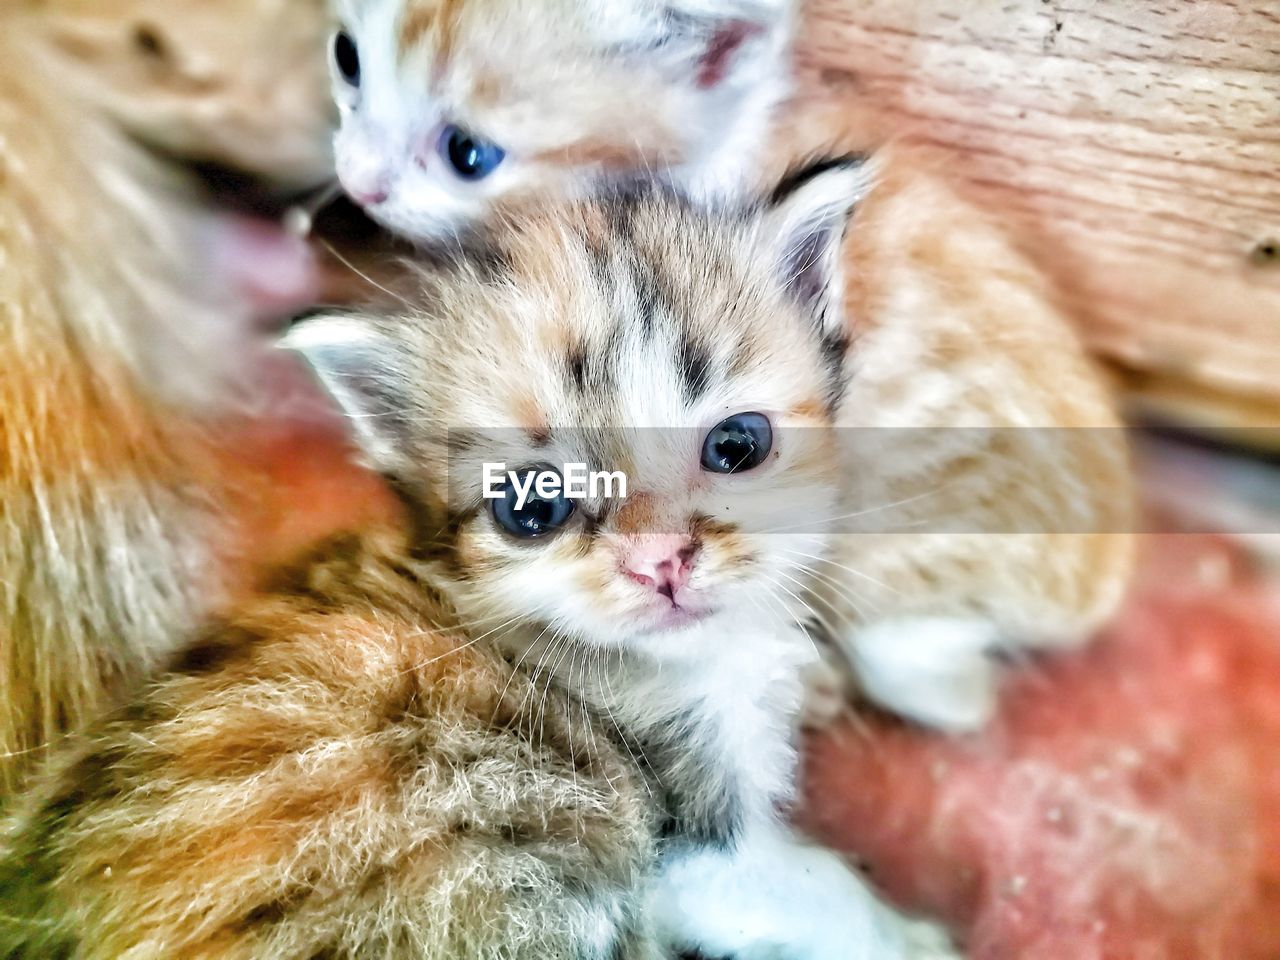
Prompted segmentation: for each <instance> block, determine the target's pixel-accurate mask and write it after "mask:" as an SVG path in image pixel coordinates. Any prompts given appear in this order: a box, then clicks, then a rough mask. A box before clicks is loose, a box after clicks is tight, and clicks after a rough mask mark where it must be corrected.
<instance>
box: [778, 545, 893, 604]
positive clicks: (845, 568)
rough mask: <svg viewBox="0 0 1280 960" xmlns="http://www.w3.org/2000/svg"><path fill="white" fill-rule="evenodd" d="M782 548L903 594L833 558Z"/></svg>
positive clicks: (891, 591)
mask: <svg viewBox="0 0 1280 960" xmlns="http://www.w3.org/2000/svg"><path fill="white" fill-rule="evenodd" d="M782 549H783V550H784V551H786V552H787V553H790V554H792V555H794V556H797V557H806V558H807V559H809V560H817V561H819V562H820V563H828V564H830V565H831V566H833V567H839V568H840V569H841V570H843V571H844V572H845V573H851V574H853V575H854V576H855V577H858V578H859V579H861V580H866V581H867V582H869V583H874V584H875V585H876V586H877V587H882V588H884V589H885V590H888V591H889V592H890V593H892V594H895V595H897V596H899V597H901V596H903V593H902V591H901V590H898V589H895V588H894V587H891V586H889V584H887V583H885V582H884V581H883V580H877V579H876V578H875V577H873V576H870V575H869V574H866V573H863V572H862V571H861V570H855V569H854V568H853V567H849V566H846V565H845V564H843V563H837V562H836V561H835V560H832V559H831V558H830V557H821V556H818V555H817V554H814V553H804V552H802V551H800V550H790V549H788V548H786V547H783V548H782Z"/></svg>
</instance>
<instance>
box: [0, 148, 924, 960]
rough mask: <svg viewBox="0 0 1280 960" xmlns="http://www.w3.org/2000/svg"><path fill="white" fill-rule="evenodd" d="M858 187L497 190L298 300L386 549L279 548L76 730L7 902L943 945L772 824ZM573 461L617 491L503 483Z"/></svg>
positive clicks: (323, 948)
mask: <svg viewBox="0 0 1280 960" xmlns="http://www.w3.org/2000/svg"><path fill="white" fill-rule="evenodd" d="M862 188H863V180H862V175H861V173H860V170H859V168H858V166H857V165H856V164H851V163H843V162H839V163H831V164H825V165H819V166H816V167H814V168H812V169H810V170H809V171H807V173H806V175H804V176H800V177H797V178H795V179H793V180H792V181H790V182H789V183H788V184H787V185H786V188H785V189H783V190H780V191H779V194H778V196H777V197H776V198H775V199H774V200H773V201H771V202H769V203H764V204H755V205H746V206H741V207H734V208H732V209H729V208H725V209H721V210H718V211H709V210H707V209H704V208H701V207H698V206H695V205H692V204H690V203H689V202H687V201H686V200H683V199H682V198H681V197H679V196H678V195H675V194H673V193H668V192H666V191H663V190H660V189H657V188H651V189H648V190H645V191H641V192H638V193H634V194H630V195H625V196H618V197H612V198H609V199H604V200H598V201H594V202H584V203H581V204H566V203H560V204H552V205H546V206H539V207H536V208H531V209H526V210H512V211H509V212H508V216H507V217H506V218H505V220H504V222H503V223H502V224H501V225H500V226H499V227H497V228H495V229H493V230H492V231H491V232H490V233H489V234H487V235H482V236H478V237H477V238H476V240H475V242H474V243H472V244H469V245H464V246H461V247H458V248H455V249H453V250H452V251H450V252H448V253H441V254H440V255H439V258H438V261H437V262H435V263H432V264H429V265H427V266H424V267H423V269H422V271H421V281H420V282H421V291H420V294H419V296H418V297H416V298H415V300H414V303H413V304H408V303H407V304H406V308H405V310H404V311H401V312H397V313H393V314H378V315H362V314H358V313H356V314H349V315H335V316H317V317H314V318H311V319H309V320H307V321H305V322H304V323H302V324H301V325H300V326H298V327H297V328H296V329H295V330H294V331H293V332H292V333H291V334H290V336H289V337H288V343H289V344H290V345H291V346H293V347H294V348H296V349H298V350H300V351H301V352H302V353H303V354H304V355H305V357H306V358H307V359H308V361H309V362H310V363H311V364H312V366H313V368H314V369H315V370H316V371H317V372H318V374H319V375H320V377H321V379H322V380H323V381H324V383H325V384H326V385H327V386H328V387H329V388H330V389H331V391H332V393H333V394H334V396H335V397H336V398H337V399H338V400H339V401H340V403H341V404H342V405H343V407H344V408H345V409H346V410H347V412H348V413H349V415H350V417H351V423H352V426H353V429H354V431H355V434H356V436H357V438H358V441H359V443H360V444H361V447H362V449H363V450H364V452H365V455H366V457H367V459H368V460H369V461H370V463H371V464H373V465H374V466H376V467H377V468H378V469H379V470H380V471H381V472H382V473H383V474H384V475H385V476H387V478H388V479H389V481H390V482H391V483H392V484H394V486H395V487H396V488H397V489H398V490H399V491H400V493H401V496H402V498H403V500H404V502H405V504H406V507H407V510H408V514H409V516H411V517H412V524H411V534H410V537H409V543H408V546H407V548H401V549H396V548H391V549H388V548H386V547H383V548H380V550H381V552H373V551H371V548H370V547H368V546H367V543H368V540H367V539H366V546H363V547H362V548H361V549H360V551H359V552H358V554H356V556H355V559H351V558H350V557H346V558H344V557H343V556H337V557H330V558H329V559H327V560H324V561H323V562H321V563H318V564H315V565H312V566H311V567H309V568H307V569H308V572H307V575H306V578H305V583H304V585H303V587H301V588H299V587H297V586H293V587H288V588H286V589H284V590H282V591H281V592H277V593H275V594H273V595H269V596H267V597H265V598H263V599H261V600H258V601H255V602H253V603H251V604H249V605H247V606H244V607H241V608H240V609H238V610H237V611H235V612H234V613H232V614H231V615H230V616H229V618H228V623H227V625H225V626H223V627H221V628H219V629H217V630H216V631H215V632H214V633H213V634H212V635H211V636H209V637H207V638H205V640H204V641H203V642H202V643H200V644H198V645H197V646H195V647H193V648H192V649H191V650H189V651H188V653H187V654H186V655H185V656H184V657H183V658H181V659H180V661H179V662H178V664H177V665H176V666H175V667H174V668H173V669H172V670H171V671H169V672H167V673H165V674H163V675H161V676H160V677H159V678H158V679H157V680H156V682H155V683H154V684H153V685H152V687H151V689H150V692H149V693H148V694H147V695H146V696H145V697H142V698H140V699H138V700H136V701H135V702H134V703H133V704H132V705H130V706H129V707H128V708H127V709H125V710H124V711H123V712H122V713H121V714H120V715H119V716H118V717H117V718H116V719H115V720H113V721H112V722H110V723H107V724H104V725H102V726H100V727H98V728H97V729H96V730H95V731H93V733H92V734H91V736H89V737H88V738H87V740H86V743H85V747H84V752H83V754H82V755H81V756H80V757H79V759H77V760H76V761H75V762H73V763H69V764H67V765H66V766H65V767H64V769H63V772H62V774H61V776H60V777H58V779H57V781H56V784H55V788H54V791H53V793H52V794H51V795H50V794H46V795H44V798H43V799H42V798H40V797H37V798H35V799H34V800H33V801H32V803H31V804H30V805H29V806H28V807H27V808H26V812H25V814H24V816H23V817H22V818H21V819H20V820H19V821H18V822H17V823H16V824H15V825H14V827H13V830H12V832H11V834H10V847H9V855H8V860H7V862H8V864H9V868H10V870H12V871H14V872H13V873H11V874H10V876H13V877H15V881H14V882H16V875H17V874H18V873H21V874H22V875H23V876H24V877H26V878H27V882H26V883H25V885H24V886H22V887H21V888H18V887H14V891H15V892H14V893H13V894H12V895H11V896H10V897H9V898H8V899H7V900H6V901H5V902H4V903H3V907H4V909H3V910H0V914H3V915H9V916H15V915H16V916H19V917H24V918H28V919H27V922H25V923H21V922H20V923H16V924H13V925H11V926H10V927H9V928H8V929H11V930H15V931H17V932H18V934H19V935H25V936H26V937H28V938H35V939H34V941H32V940H29V941H28V942H39V936H41V935H42V932H43V931H49V935H50V937H51V940H50V941H49V942H52V943H57V942H65V941H68V940H69V941H71V942H74V943H75V944H77V946H75V947H74V948H73V949H71V955H73V956H80V957H99V956H102V957H106V956H117V955H121V954H123V953H124V952H125V951H126V950H129V949H133V950H136V951H138V952H139V953H140V954H142V955H147V956H157V957H169V956H202V957H222V956H234V957H244V956H264V957H265V956H270V957H272V958H281V960H287V958H292V957H298V958H301V960H306V958H309V957H313V956H368V955H371V954H372V953H375V952H376V953H377V954H378V955H390V956H397V957H399V956H404V957H409V956H414V957H444V956H495V957H496V956H513V957H529V958H535V957H536V958H541V957H606V956H618V955H621V956H627V957H630V956H633V955H641V956H643V955H645V951H647V950H648V951H651V949H652V947H653V944H654V942H655V940H654V939H652V938H651V937H650V933H649V932H646V931H651V932H652V934H653V935H655V936H656V942H660V943H662V944H664V945H666V946H670V947H674V948H677V949H679V950H681V951H684V950H697V951H700V953H701V954H702V955H705V956H728V955H732V956H735V957H739V958H743V960H751V958H764V957H774V956H783V957H794V958H813V960H849V958H858V957H866V958H891V957H900V956H946V955H948V953H947V948H946V947H945V944H940V943H939V942H938V941H937V934H936V931H934V930H933V929H932V928H929V927H926V926H922V925H917V924H913V923H911V922H908V921H906V920H905V919H904V918H902V917H900V916H898V915H897V914H895V913H894V912H892V911H891V910H889V909H888V908H887V907H885V906H884V905H882V904H881V903H879V902H878V901H877V900H875V898H874V897H873V896H872V894H871V893H870V892H869V891H868V890H867V889H866V887H865V886H864V885H863V883H862V882H861V881H860V880H859V878H858V877H857V876H856V875H855V874H854V873H853V872H852V871H850V870H849V869H848V868H847V867H846V866H845V865H844V864H843V863H842V862H841V861H840V860H839V859H838V858H836V857H835V856H834V855H832V854H830V853H828V852H826V851H823V850H820V849H817V848H815V847H813V846H811V845H808V844H806V843H804V842H802V841H800V840H799V839H798V838H796V837H795V836H793V835H792V834H791V832H790V831H789V829H788V828H787V827H786V826H785V824H784V822H783V820H782V815H783V814H782V810H781V807H783V806H784V805H785V804H786V803H788V802H789V800H790V799H791V795H792V789H793V787H792V784H793V774H794V766H795V760H796V757H795V747H794V743H793V733H794V729H793V728H794V722H795V716H796V714H797V712H798V709H799V706H800V701H801V698H802V694H803V684H802V679H801V673H802V671H803V669H804V668H805V667H806V666H807V665H810V664H812V663H814V662H815V661H816V658H817V656H818V654H817V651H816V649H815V647H814V646H813V645H812V643H811V642H810V639H809V638H808V636H807V635H806V633H805V632H804V630H803V629H802V627H801V625H800V623H799V618H800V617H801V616H802V615H803V610H804V608H803V604H802V602H801V599H800V596H799V594H800V592H801V591H802V590H803V589H804V587H805V580H804V579H803V574H802V567H801V565H800V564H799V562H798V561H797V560H795V559H793V556H792V551H794V552H795V553H821V552H823V551H824V550H825V549H826V546H827V543H828V538H829V531H828V525H829V523H828V522H829V520H830V519H831V518H832V517H833V516H834V515H835V513H836V512H837V503H838V483H837V480H838V467H839V463H838V457H837V456H836V451H835V450H834V446H833V443H832V439H833V437H832V427H833V424H834V422H835V417H836V414H837V408H838V403H837V398H838V396H839V393H840V390H839V389H838V388H839V384H840V382H841V380H842V377H843V374H842V371H841V369H840V365H839V364H837V363H832V352H833V350H834V349H835V348H836V346H837V345H840V344H843V343H844V340H843V338H842V335H841V333H840V331H841V329H842V324H843V320H842V318H841V315H840V311H839V309H838V289H839V275H838V271H836V270H834V269H833V264H834V263H835V261H834V259H833V258H832V257H830V256H826V255H815V254H825V253H826V252H828V251H830V250H831V249H833V248H834V247H835V246H836V245H838V243H839V240H840V237H841V236H842V234H843V230H844V226H845V221H846V218H847V216H848V214H849V210H850V207H851V205H852V203H853V201H854V199H855V198H856V197H857V196H858V194H859V193H860V191H861V190H862ZM499 462H501V463H505V464H507V465H508V466H509V468H510V470H512V471H514V472H515V474H516V480H515V481H507V482H505V485H504V484H503V483H500V484H498V485H497V487H495V488H492V489H493V490H494V492H496V493H497V494H498V496H497V498H496V499H489V498H486V497H485V496H484V490H485V486H486V484H485V482H484V477H485V473H486V470H485V465H486V464H497V463H499ZM574 462H580V463H584V464H590V465H591V466H592V468H593V469H597V470H611V471H613V470H620V471H622V472H623V473H625V475H626V477H627V480H628V485H627V489H626V491H625V493H624V492H623V491H622V490H621V489H620V488H619V489H615V490H614V491H612V494H613V495H612V496H610V495H609V492H607V491H604V490H603V489H601V490H598V491H596V492H595V493H594V494H593V495H591V496H589V497H587V498H586V499H578V500H570V499H566V498H564V497H561V496H557V495H555V494H554V493H551V492H543V490H540V489H538V488H535V490H534V493H533V495H532V497H531V498H530V499H528V500H524V499H522V498H521V497H519V496H517V495H516V494H515V487H516V486H518V485H519V484H522V483H524V480H523V479H521V478H523V477H527V475H528V468H530V467H532V466H534V465H539V464H566V463H574ZM557 469H559V470H563V469H564V468H563V467H557ZM797 517H800V518H801V519H803V520H804V521H805V522H806V529H804V530H802V531H800V532H791V533H787V532H772V531H774V529H775V528H786V527H787V526H788V525H789V524H790V523H792V522H794V520H795V518H797ZM295 582H296V578H295ZM455 611H456V612H455ZM451 626H454V627H456V628H457V635H456V636H452V637H449V636H448V635H447V631H448V630H449V628H450V627H451ZM489 644H500V645H501V646H502V647H503V648H504V649H506V650H507V651H508V655H509V656H510V658H511V659H512V660H513V661H514V671H515V672H514V675H513V674H512V669H513V668H506V669H505V671H504V669H503V668H502V667H501V665H500V664H499V663H498V662H497V661H496V660H495V659H494V657H493V656H492V655H491V654H490V653H488V652H487V651H488V649H489V646H488V645H489ZM504 672H505V675H506V677H507V681H502V684H505V683H506V682H508V681H509V682H510V688H509V689H508V690H505V691H504V690H503V687H502V685H501V684H500V683H499V681H500V679H501V677H502V676H503V674H504ZM579 719H580V720H581V723H579ZM571 720H572V723H571ZM544 724H545V725H546V729H545V730H544V729H543V726H544ZM606 733H608V734H611V740H612V742H607V741H606V740H605V739H604V734H606ZM624 760H625V761H626V762H624ZM628 764H630V766H628ZM642 779H644V780H646V782H647V783H648V788H649V789H650V790H651V791H652V797H653V806H654V809H653V810H652V812H653V813H656V814H660V815H661V816H660V819H658V820H657V822H650V821H647V820H646V819H645V816H646V812H645V811H646V810H648V807H647V798H648V795H647V794H642V793H641V792H640V791H641V789H642V788H638V784H639V782H640V781H641V780H642ZM615 791H616V792H615ZM642 796H644V797H645V799H646V803H642V802H641V799H640V798H641V797H642ZM538 804H542V805H545V806H546V807H547V810H546V812H545V813H544V812H542V811H539V810H538V809H537V805H538ZM642 808H643V809H642ZM653 830H658V831H660V839H661V842H660V844H658V845H657V847H656V849H655V848H654V847H651V846H649V845H648V844H649V838H650V835H651V833H652V831H653ZM579 834H580V836H579ZM579 845H581V846H582V847H584V849H582V850H578V849H577V847H578V846H579ZM655 854H656V856H657V858H658V860H657V862H656V863H655V862H653V861H652V860H651V859H650V858H651V857H652V856H653V855H655ZM477 857H478V858H480V859H479V862H478V864H476V865H474V866H472V867H470V868H468V864H471V863H472V860H473V858H477ZM646 879H647V881H648V882H645V881H646ZM628 884H631V886H630V887H629V888H628ZM7 886H8V885H7V884H6V883H3V882H0V890H4V889H6V888H7ZM627 889H630V890H631V893H632V895H633V896H634V897H635V898H637V899H633V900H628V899H627V892H626V891H627ZM639 898H642V900H641V899H639ZM640 906H643V907H644V910H643V913H640V914H637V913H636V912H635V911H636V910H638V909H639V908H640ZM32 918H34V922H32ZM486 931H488V932H486ZM618 938H622V939H621V942H622V943H624V944H625V945H626V946H624V947H618V942H619V940H618ZM500 945H501V946H500ZM571 945H572V946H571ZM610 951H613V952H610Z"/></svg>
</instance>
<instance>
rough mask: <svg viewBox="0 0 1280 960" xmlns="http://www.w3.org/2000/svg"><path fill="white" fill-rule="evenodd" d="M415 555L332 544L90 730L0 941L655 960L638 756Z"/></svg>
mask: <svg viewBox="0 0 1280 960" xmlns="http://www.w3.org/2000/svg"><path fill="white" fill-rule="evenodd" d="M427 567H428V565H427V564H424V563H422V562H421V561H419V560H415V559H414V558H413V557H412V555H411V554H410V553H409V552H408V551H407V550H406V546H405V544H404V543H403V542H402V540H401V539H400V538H399V537H397V536H396V535H394V534H390V533H387V534H378V533H370V534H368V535H366V536H365V537H364V538H356V537H347V538H340V539H337V540H334V541H332V542H331V543H328V544H326V545H325V546H324V547H323V548H321V550H320V551H318V552H317V554H316V555H315V556H314V557H312V558H310V559H309V560H308V561H307V562H306V563H305V564H303V565H302V566H301V567H300V568H299V569H297V570H295V571H293V572H291V573H290V574H288V575H286V576H282V577H281V579H280V581H279V582H278V583H277V584H276V585H275V586H274V589H272V590H271V591H269V592H267V593H266V594H264V595H263V596H262V597H260V598H258V599H256V600H253V601H251V602H248V603H245V604H243V605H241V606H240V607H239V608H238V609H237V610H236V611H235V612H234V613H232V614H231V615H230V616H229V617H228V618H227V620H226V621H225V622H223V623H221V624H219V625H218V626H216V627H214V628H212V629H210V630H209V631H208V632H207V633H206V634H204V635H203V636H201V637H200V638H199V639H198V640H196V641H195V643H194V644H193V645H192V646H190V647H189V648H188V649H187V650H186V651H185V652H184V653H183V654H182V655H181V656H180V657H179V659H178V660H177V661H176V662H175V663H174V664H173V665H172V666H171V667H170V669H169V670H168V671H166V672H164V673H163V674H162V675H161V676H160V677H159V678H158V679H157V680H156V681H155V682H154V683H152V684H151V685H150V687H149V688H148V690H147V691H146V693H145V694H144V695H143V696H141V697H139V698H137V699H135V700H134V701H133V702H132V703H131V704H130V705H129V706H128V708H127V709H126V710H125V711H124V712H123V713H121V714H120V715H119V716H118V717H116V718H115V719H113V720H112V721H110V722H108V723H105V724H102V725H100V726H98V727H97V728H96V729H95V730H94V732H93V735H92V740H91V741H90V742H89V744H88V745H86V746H85V747H84V748H83V750H82V753H81V755H80V756H79V757H78V758H77V759H76V760H74V762H70V763H69V764H67V765H66V766H65V768H64V769H63V770H61V771H60V773H59V775H58V777H57V780H56V783H55V786H54V788H53V790H52V792H51V793H50V794H48V795H46V796H45V797H44V799H43V800H42V802H41V803H40V804H39V805H37V806H35V807H34V808H33V809H31V810H29V811H26V817H25V825H24V829H23V832H22V833H21V834H20V836H19V838H18V840H17V842H16V845H14V846H11V848H10V850H9V851H8V857H7V859H6V860H5V862H4V866H3V868H0V900H2V902H3V903H4V910H3V911H2V912H3V915H4V917H3V919H2V920H0V952H2V953H3V954H4V955H5V956H9V957H15V956H16V957H30V958H32V960H35V958H47V957H51V956H66V957H75V958H78V960H96V958H100V960H116V958H119V957H124V956H137V957H155V958H169V957H172V958H178V957H183V958H193V960H194V958H215V957H216V958H232V957H236V958H257V957H261V958H268V957H269V958H271V960H309V958H315V957H335V958H336V957H344V958H346V957H350V958H355V957H362V958H363V957H374V956H380V957H404V958H409V957H412V958H415V960H455V958H459V957H474V958H498V957H507V958H528V960H544V958H545V960H550V958H564V960H614V958H620V960H621V958H626V960H640V958H646V960H653V958H656V957H658V956H659V955H660V954H659V953H658V951H657V948H656V946H655V944H654V941H653V940H652V938H651V937H649V936H648V934H647V933H646V930H647V922H646V921H645V919H644V915H643V912H642V910H641V902H640V897H639V892H640V890H641V889H642V888H643V883H642V881H643V879H644V877H645V876H646V875H647V873H648V871H649V870H650V868H651V865H652V861H653V854H654V843H653V826H654V823H655V820H656V816H655V813H656V811H655V810H654V809H653V804H652V802H651V801H650V799H649V792H648V788H647V786H646V785H645V783H644V781H643V774H642V772H641V771H640V770H638V769H637V768H636V766H635V765H634V764H633V763H632V762H631V760H630V758H629V757H628V756H627V754H626V753H625V752H624V751H623V750H622V749H621V748H620V747H619V746H617V745H616V744H614V743H611V742H610V741H609V740H608V739H607V738H606V737H605V736H603V735H602V734H601V730H602V729H605V728H603V727H602V725H601V724H599V723H598V722H596V721H595V720H594V718H593V717H592V716H591V715H590V713H589V711H588V710H587V709H586V708H585V707H584V706H583V705H582V704H581V702H576V703H575V701H573V700H568V699H566V698H565V696H564V694H563V693H562V692H560V691H558V690H554V689H553V690H551V691H550V695H548V690H547V689H546V688H545V686H544V687H543V688H541V689H535V687H534V685H533V683H532V681H531V680H530V678H529V676H528V675H526V674H521V673H516V674H513V673H512V670H511V668H510V666H509V665H508V664H507V663H505V662H504V661H503V660H502V659H501V658H500V657H498V656H497V655H496V654H495V652H494V650H493V648H492V646H490V645H488V644H486V643H484V642H483V638H484V632H483V631H480V630H472V631H471V632H470V634H467V633H465V632H464V631H463V630H461V629H460V626H459V624H458V621H457V618H456V616H455V615H454V613H453V611H452V609H451V608H450V606H449V604H448V603H447V602H446V601H445V600H444V599H443V598H442V597H440V596H439V595H438V594H437V592H436V591H435V590H434V589H432V588H431V587H430V585H429V580H428V579H426V578H429V577H430V571H429V569H427ZM468 636H469V638H470V639H468ZM477 641H479V642H477Z"/></svg>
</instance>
